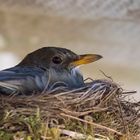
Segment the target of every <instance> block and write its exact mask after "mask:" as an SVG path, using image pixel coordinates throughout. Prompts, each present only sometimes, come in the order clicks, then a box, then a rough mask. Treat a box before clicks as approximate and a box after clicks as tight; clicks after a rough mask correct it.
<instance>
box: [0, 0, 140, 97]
mask: <svg viewBox="0 0 140 140" xmlns="http://www.w3.org/2000/svg"><path fill="white" fill-rule="evenodd" d="M139 45H140V1H139V0H0V69H1V70H2V69H5V68H9V67H11V66H14V65H15V64H17V63H18V62H20V61H21V59H23V57H24V56H25V55H26V54H27V53H29V52H31V51H33V50H36V49H38V48H41V47H44V46H58V47H65V48H68V49H71V50H72V51H74V52H76V53H78V54H84V53H98V54H101V55H102V56H103V57H104V58H103V59H102V60H100V61H97V62H95V63H92V64H89V65H86V66H82V67H81V71H82V73H83V74H84V77H85V78H86V77H92V78H94V79H99V78H105V76H104V75H103V74H102V73H101V71H100V70H102V71H103V72H104V73H105V74H106V75H108V76H111V77H112V78H113V80H114V81H115V82H117V83H118V84H120V85H121V86H122V87H123V88H124V89H126V90H137V91H138V93H137V94H135V95H133V96H134V98H135V99H136V100H140V62H139V60H140V46H139Z"/></svg>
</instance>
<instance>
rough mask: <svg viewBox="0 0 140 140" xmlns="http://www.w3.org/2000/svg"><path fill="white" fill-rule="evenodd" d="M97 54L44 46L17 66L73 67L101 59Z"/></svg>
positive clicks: (43, 67)
mask: <svg viewBox="0 0 140 140" xmlns="http://www.w3.org/2000/svg"><path fill="white" fill-rule="evenodd" d="M101 58H102V56H101V55H98V54H83V55H77V54H75V53H74V52H72V51H71V50H68V49H65V48H58V47H44V48H41V49H38V50H36V51H34V52H32V53H30V54H28V55H27V56H26V57H25V58H24V59H23V60H22V61H21V62H20V63H19V64H18V66H31V67H39V68H42V69H49V68H54V69H73V68H75V67H77V66H80V65H83V64H88V63H91V62H94V61H97V60H99V59H101Z"/></svg>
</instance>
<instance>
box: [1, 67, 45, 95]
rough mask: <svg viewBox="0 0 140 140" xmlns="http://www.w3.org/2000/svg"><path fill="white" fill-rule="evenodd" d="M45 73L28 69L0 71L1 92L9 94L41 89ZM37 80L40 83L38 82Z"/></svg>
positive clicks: (19, 68) (15, 68) (14, 68)
mask: <svg viewBox="0 0 140 140" xmlns="http://www.w3.org/2000/svg"><path fill="white" fill-rule="evenodd" d="M43 73H44V71H42V70H41V69H37V68H27V67H26V68H23V67H22V68H21V67H13V68H10V69H6V70H3V71H0V92H4V93H6V92H7V93H8V94H9V93H12V92H18V91H19V92H22V91H23V92H25V91H33V90H34V89H37V88H41V86H42V84H41V76H42V75H43ZM36 79H39V80H40V81H39V80H38V81H36ZM39 84H40V85H39ZM38 90H39V89H38Z"/></svg>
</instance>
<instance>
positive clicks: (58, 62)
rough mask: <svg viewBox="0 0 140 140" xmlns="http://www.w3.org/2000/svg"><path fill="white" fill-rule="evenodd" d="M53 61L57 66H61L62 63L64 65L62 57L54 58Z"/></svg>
mask: <svg viewBox="0 0 140 140" xmlns="http://www.w3.org/2000/svg"><path fill="white" fill-rule="evenodd" d="M52 61H53V63H55V64H60V63H62V58H61V57H60V56H54V57H53V58H52Z"/></svg>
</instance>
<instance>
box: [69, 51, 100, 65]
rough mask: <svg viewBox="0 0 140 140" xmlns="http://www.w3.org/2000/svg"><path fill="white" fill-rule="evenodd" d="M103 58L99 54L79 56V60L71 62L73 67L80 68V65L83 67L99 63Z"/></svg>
mask: <svg viewBox="0 0 140 140" xmlns="http://www.w3.org/2000/svg"><path fill="white" fill-rule="evenodd" d="M101 58H102V56H101V55H98V54H84V55H79V59H77V60H75V61H73V62H71V65H73V66H79V65H83V64H89V63H92V62H94V61H97V60H99V59H101Z"/></svg>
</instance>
